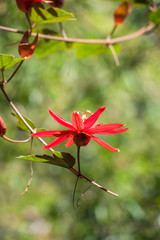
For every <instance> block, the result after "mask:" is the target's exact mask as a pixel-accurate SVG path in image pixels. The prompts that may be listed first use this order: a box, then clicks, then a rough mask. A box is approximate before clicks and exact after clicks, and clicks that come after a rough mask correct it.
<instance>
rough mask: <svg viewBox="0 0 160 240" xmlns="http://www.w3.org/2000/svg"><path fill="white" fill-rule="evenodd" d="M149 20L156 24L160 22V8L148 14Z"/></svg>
mask: <svg viewBox="0 0 160 240" xmlns="http://www.w3.org/2000/svg"><path fill="white" fill-rule="evenodd" d="M149 20H150V21H151V22H153V23H155V24H156V25H157V24H159V23H160V10H157V11H156V12H152V13H150V15H149Z"/></svg>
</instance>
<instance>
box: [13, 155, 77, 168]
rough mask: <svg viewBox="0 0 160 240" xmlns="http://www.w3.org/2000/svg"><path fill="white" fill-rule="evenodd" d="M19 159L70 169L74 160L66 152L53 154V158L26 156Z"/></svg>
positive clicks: (47, 156)
mask: <svg viewBox="0 0 160 240" xmlns="http://www.w3.org/2000/svg"><path fill="white" fill-rule="evenodd" d="M17 158H19V159H24V160H29V161H35V162H42V163H48V164H53V165H56V166H59V167H64V168H72V167H73V166H74V164H75V158H74V157H73V156H72V155H71V154H69V153H66V152H53V157H52V156H50V155H46V154H44V155H28V156H19V157H17Z"/></svg>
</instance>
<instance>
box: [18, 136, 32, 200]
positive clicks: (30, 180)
mask: <svg viewBox="0 0 160 240" xmlns="http://www.w3.org/2000/svg"><path fill="white" fill-rule="evenodd" d="M32 144H33V137H32V138H31V149H30V155H31V154H32ZM30 170H31V173H30V179H29V180H28V184H27V187H26V188H25V190H24V192H22V193H21V194H20V195H21V196H23V195H24V194H25V193H27V192H28V189H29V187H30V185H31V182H32V178H33V166H32V161H30Z"/></svg>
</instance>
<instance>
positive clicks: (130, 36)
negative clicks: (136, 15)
mask: <svg viewBox="0 0 160 240" xmlns="http://www.w3.org/2000/svg"><path fill="white" fill-rule="evenodd" d="M154 27H155V24H154V23H151V22H150V23H149V24H148V25H147V26H145V27H142V28H140V29H139V30H138V31H136V32H134V33H131V34H128V35H125V36H122V37H118V38H112V39H110V40H107V39H81V38H64V37H57V36H50V35H46V34H39V38H44V39H50V40H58V41H62V42H72V43H87V44H115V43H120V42H124V41H128V40H131V39H134V38H137V37H139V36H141V35H143V34H145V33H147V32H150V31H151V30H153V28H154ZM0 29H1V30H5V31H8V32H14V33H20V34H24V31H21V30H18V29H14V28H8V27H4V26H0ZM36 34H37V33H31V35H32V36H36Z"/></svg>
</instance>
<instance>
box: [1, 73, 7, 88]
mask: <svg viewBox="0 0 160 240" xmlns="http://www.w3.org/2000/svg"><path fill="white" fill-rule="evenodd" d="M1 73H2V83H3V85H5V84H6V80H5V76H4V70H1Z"/></svg>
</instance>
